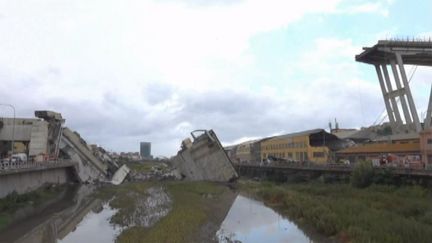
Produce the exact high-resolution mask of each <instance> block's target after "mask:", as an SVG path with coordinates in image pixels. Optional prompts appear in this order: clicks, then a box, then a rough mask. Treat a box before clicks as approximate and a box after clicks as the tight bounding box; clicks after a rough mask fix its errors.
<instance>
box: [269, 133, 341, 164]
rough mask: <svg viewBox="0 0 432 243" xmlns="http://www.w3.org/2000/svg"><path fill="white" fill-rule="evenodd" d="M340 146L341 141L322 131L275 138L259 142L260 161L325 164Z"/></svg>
mask: <svg viewBox="0 0 432 243" xmlns="http://www.w3.org/2000/svg"><path fill="white" fill-rule="evenodd" d="M339 146H341V140H339V139H338V138H337V137H336V136H335V135H333V134H331V133H328V132H326V131H325V130H324V129H314V130H308V131H303V132H297V133H291V134H285V135H281V136H275V137H272V138H270V139H267V140H264V141H263V142H261V160H266V159H283V160H288V161H313V162H318V163H326V162H328V161H329V160H331V159H332V157H333V152H334V151H335V150H337V149H338V147H339Z"/></svg>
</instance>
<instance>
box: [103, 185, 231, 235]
mask: <svg viewBox="0 0 432 243" xmlns="http://www.w3.org/2000/svg"><path fill="white" fill-rule="evenodd" d="M155 185H158V186H162V187H164V188H165V189H166V191H167V192H168V194H169V196H170V197H171V200H172V201H173V203H172V208H171V211H170V212H169V213H168V215H167V216H165V217H163V218H161V219H160V221H158V222H157V223H156V224H155V225H153V226H152V227H150V228H145V227H140V226H134V227H130V228H127V229H125V230H124V231H122V233H121V234H120V235H119V237H118V238H117V241H118V242H170V243H171V242H195V241H196V239H195V237H196V235H197V233H198V232H199V231H200V227H201V226H202V225H203V224H204V223H207V222H208V221H211V220H213V215H212V214H213V213H214V210H213V207H214V205H215V204H218V203H220V199H221V196H222V195H223V194H224V193H225V192H227V191H228V190H229V189H228V188H227V187H225V186H223V185H219V184H214V183H207V182H178V181H172V182H165V183H162V184H160V183H159V184H156V183H155V182H145V183H127V184H123V185H120V186H118V187H107V188H103V189H102V190H101V191H100V192H99V193H98V195H97V196H98V197H101V198H105V199H109V198H111V197H112V196H113V195H114V199H113V200H111V201H110V206H111V207H113V208H117V209H119V211H118V212H117V213H116V214H115V215H114V216H113V218H112V219H111V221H112V222H113V223H116V224H119V225H125V219H126V218H127V217H128V216H129V215H131V214H132V213H133V210H134V209H135V206H136V203H137V202H138V200H143V198H144V197H145V196H146V195H145V194H146V191H147V189H149V188H150V187H152V186H155Z"/></svg>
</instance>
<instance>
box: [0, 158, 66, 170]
mask: <svg viewBox="0 0 432 243" xmlns="http://www.w3.org/2000/svg"><path fill="white" fill-rule="evenodd" d="M71 162H72V161H70V160H49V161H40V162H36V161H9V160H3V161H0V171H8V170H19V169H31V168H38V167H47V166H48V167H50V166H60V165H63V164H70V163H71Z"/></svg>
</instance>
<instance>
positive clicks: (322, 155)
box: [313, 152, 325, 158]
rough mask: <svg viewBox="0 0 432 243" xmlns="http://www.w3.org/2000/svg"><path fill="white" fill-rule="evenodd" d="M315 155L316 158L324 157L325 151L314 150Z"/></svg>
mask: <svg viewBox="0 0 432 243" xmlns="http://www.w3.org/2000/svg"><path fill="white" fill-rule="evenodd" d="M313 157H314V158H324V157H325V154H324V152H313Z"/></svg>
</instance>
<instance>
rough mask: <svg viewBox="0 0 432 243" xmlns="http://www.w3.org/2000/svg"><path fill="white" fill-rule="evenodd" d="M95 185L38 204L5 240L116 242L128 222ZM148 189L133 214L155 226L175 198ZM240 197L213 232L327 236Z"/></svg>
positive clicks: (223, 240) (279, 238) (225, 242)
mask: <svg viewBox="0 0 432 243" xmlns="http://www.w3.org/2000/svg"><path fill="white" fill-rule="evenodd" d="M95 190H96V189H95V188H93V187H91V186H81V187H79V188H76V189H74V190H69V191H68V193H67V194H66V195H65V196H64V197H63V198H61V199H59V200H58V201H56V202H53V203H52V205H49V206H47V207H46V208H44V209H41V210H35V211H37V212H35V213H34V214H33V215H32V214H29V216H28V217H26V218H25V219H23V220H22V221H21V222H16V223H14V224H13V225H12V228H10V229H7V230H5V231H3V232H0V242H20V243H27V242H35V243H39V242H41V243H42V242H44V243H46V242H48V243H50V242H52V243H69V242H71V243H74V242H92V243H97V242H104V243H105V242H115V240H116V237H117V236H118V235H119V234H120V233H121V231H122V230H124V229H125V228H127V227H125V226H119V225H116V224H114V223H113V222H112V220H111V218H112V217H113V216H114V215H115V214H116V213H117V209H113V208H111V207H110V206H109V203H108V202H107V201H102V200H99V199H97V198H95V197H92V195H93V194H94V192H95ZM148 193H149V194H148V195H150V196H148V197H146V198H145V199H143V200H142V205H140V207H142V209H141V210H139V213H138V214H135V215H133V217H131V218H130V219H129V220H130V226H134V225H139V226H143V227H152V226H154V225H155V224H156V223H157V222H158V220H160V219H161V218H163V217H164V216H166V215H167V214H168V213H169V210H170V205H171V203H173V202H171V201H170V199H169V197H168V195H167V194H166V193H164V192H163V191H161V189H160V188H151V189H150V190H149V192H148ZM234 198H235V199H234V201H233V202H232V204H230V206H231V207H230V208H229V210H227V212H228V213H227V215H226V217H225V219H224V220H223V222H222V223H221V225H220V229H219V230H218V231H217V233H216V236H215V237H213V238H214V239H215V240H216V241H218V242H220V243H230V242H243V243H247V242H250V243H254V242H298V243H303V242H326V241H327V240H326V238H323V237H320V236H319V235H316V234H314V233H313V231H308V230H305V231H304V230H302V229H301V228H299V227H298V226H297V225H296V224H295V223H294V222H292V221H291V220H289V219H288V218H286V217H283V216H281V215H280V214H279V213H277V212H276V211H275V210H273V209H271V208H269V207H267V206H265V205H264V204H263V203H262V202H260V201H257V200H255V199H251V198H248V197H247V196H244V195H241V194H238V195H237V196H236V197H234ZM174 203H175V202H174ZM154 227H157V225H156V226H154ZM311 232H312V233H311Z"/></svg>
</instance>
